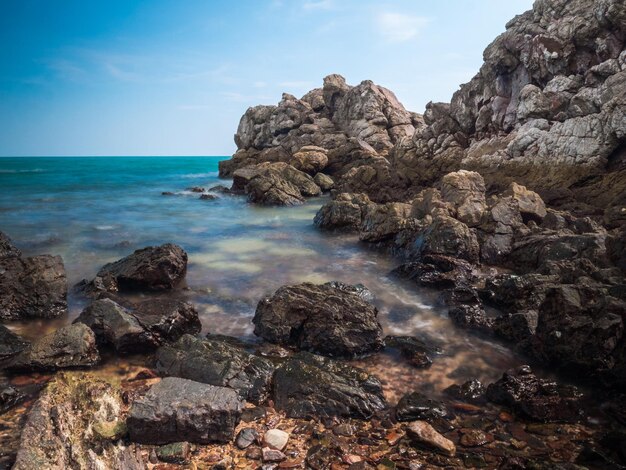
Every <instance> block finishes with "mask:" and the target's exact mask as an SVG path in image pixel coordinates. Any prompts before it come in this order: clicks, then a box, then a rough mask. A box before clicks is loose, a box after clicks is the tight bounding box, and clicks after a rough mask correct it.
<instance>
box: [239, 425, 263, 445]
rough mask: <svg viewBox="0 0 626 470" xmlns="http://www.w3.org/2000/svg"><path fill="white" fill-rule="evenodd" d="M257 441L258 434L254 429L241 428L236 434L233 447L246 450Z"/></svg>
mask: <svg viewBox="0 0 626 470" xmlns="http://www.w3.org/2000/svg"><path fill="white" fill-rule="evenodd" d="M258 439H259V433H258V432H257V430H256V429H254V428H243V429H242V430H241V431H239V433H238V434H237V438H236V439H235V445H236V446H237V447H238V448H240V449H247V448H248V447H250V446H251V445H252V444H254V443H255V442H256V441H257V440H258Z"/></svg>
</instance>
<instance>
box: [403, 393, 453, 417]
mask: <svg viewBox="0 0 626 470" xmlns="http://www.w3.org/2000/svg"><path fill="white" fill-rule="evenodd" d="M447 415H448V410H447V409H446V407H445V405H444V404H443V403H439V402H436V401H434V400H431V399H429V398H427V397H426V396H425V395H423V394H421V393H419V392H411V393H407V394H406V395H404V396H403V397H402V398H401V399H400V401H399V402H398V404H397V405H396V419H397V420H398V421H416V420H425V421H429V422H431V423H432V422H436V421H437V420H439V419H441V418H445V417H446V416H447Z"/></svg>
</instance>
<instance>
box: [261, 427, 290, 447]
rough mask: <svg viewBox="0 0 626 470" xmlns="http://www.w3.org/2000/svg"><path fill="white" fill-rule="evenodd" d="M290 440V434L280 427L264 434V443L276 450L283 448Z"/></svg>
mask: <svg viewBox="0 0 626 470" xmlns="http://www.w3.org/2000/svg"><path fill="white" fill-rule="evenodd" d="M288 441H289V434H288V433H286V432H285V431H281V430H280V429H270V430H269V431H266V432H265V434H264V435H263V444H264V445H265V446H267V447H270V448H272V449H276V450H283V449H284V448H285V446H286V445H287V442H288Z"/></svg>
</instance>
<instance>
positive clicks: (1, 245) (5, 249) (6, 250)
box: [0, 232, 22, 259]
mask: <svg viewBox="0 0 626 470" xmlns="http://www.w3.org/2000/svg"><path fill="white" fill-rule="evenodd" d="M20 256H22V252H21V251H20V250H19V249H18V248H17V247H15V245H13V242H12V241H11V239H10V238H9V237H8V236H7V235H6V234H4V233H2V232H0V259H2V258H19V257H20Z"/></svg>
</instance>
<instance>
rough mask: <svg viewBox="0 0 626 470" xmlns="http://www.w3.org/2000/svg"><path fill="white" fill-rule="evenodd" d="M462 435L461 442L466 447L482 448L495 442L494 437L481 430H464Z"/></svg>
mask: <svg viewBox="0 0 626 470" xmlns="http://www.w3.org/2000/svg"><path fill="white" fill-rule="evenodd" d="M461 433H462V434H461V439H460V442H461V445H462V446H464V447H480V446H484V445H485V444H488V443H489V442H493V436H490V435H489V434H487V433H485V432H483V431H481V430H480V429H463V430H461Z"/></svg>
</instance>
